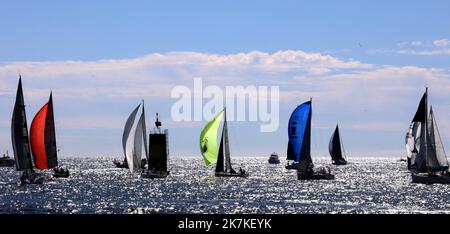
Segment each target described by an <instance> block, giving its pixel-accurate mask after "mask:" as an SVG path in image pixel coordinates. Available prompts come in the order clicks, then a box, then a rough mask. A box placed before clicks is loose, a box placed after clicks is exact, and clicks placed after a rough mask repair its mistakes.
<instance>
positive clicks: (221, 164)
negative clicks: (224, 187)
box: [216, 110, 236, 173]
mask: <svg viewBox="0 0 450 234" xmlns="http://www.w3.org/2000/svg"><path fill="white" fill-rule="evenodd" d="M224 115H225V119H224V122H223V130H222V136H221V139H220V147H219V151H218V155H217V165H216V172H227V173H236V172H235V171H234V170H233V168H232V166H231V157H230V144H229V141H228V124H227V113H226V110H224Z"/></svg>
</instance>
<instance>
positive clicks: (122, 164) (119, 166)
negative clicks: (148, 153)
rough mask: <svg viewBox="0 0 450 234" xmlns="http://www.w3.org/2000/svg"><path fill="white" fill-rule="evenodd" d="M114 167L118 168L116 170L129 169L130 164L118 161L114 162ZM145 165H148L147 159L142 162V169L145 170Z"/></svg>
mask: <svg viewBox="0 0 450 234" xmlns="http://www.w3.org/2000/svg"><path fill="white" fill-rule="evenodd" d="M113 164H114V166H116V168H126V169H128V164H127V163H126V162H120V161H117V160H114V161H113ZM145 164H147V159H145V158H144V159H142V160H141V169H144V168H145Z"/></svg>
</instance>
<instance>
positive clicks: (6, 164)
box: [0, 158, 16, 167]
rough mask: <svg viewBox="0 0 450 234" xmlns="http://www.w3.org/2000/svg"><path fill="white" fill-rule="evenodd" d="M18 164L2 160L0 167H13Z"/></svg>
mask: <svg viewBox="0 0 450 234" xmlns="http://www.w3.org/2000/svg"><path fill="white" fill-rule="evenodd" d="M15 164H16V162H15V161H14V159H11V158H0V167H13V166H14V165H15Z"/></svg>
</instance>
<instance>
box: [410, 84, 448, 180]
mask: <svg viewBox="0 0 450 234" xmlns="http://www.w3.org/2000/svg"><path fill="white" fill-rule="evenodd" d="M423 133H425V134H423ZM405 141H406V153H407V155H408V158H407V161H408V169H409V170H410V171H411V178H412V182H413V183H424V184H433V183H440V184H450V172H449V171H448V169H449V164H448V160H447V156H446V155H445V151H444V147H443V145H442V141H441V137H440V135H439V130H438V127H437V123H436V119H435V118H434V114H433V108H432V107H430V112H429V113H428V88H426V90H425V93H424V94H423V96H422V99H421V100H420V103H419V107H418V108H417V111H416V114H415V115H414V118H413V120H412V121H411V125H410V127H409V130H408V132H407V133H406V139H405Z"/></svg>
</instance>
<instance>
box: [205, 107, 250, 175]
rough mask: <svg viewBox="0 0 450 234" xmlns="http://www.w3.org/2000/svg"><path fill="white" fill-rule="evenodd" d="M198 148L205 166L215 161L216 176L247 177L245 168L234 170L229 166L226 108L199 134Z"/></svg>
mask: <svg viewBox="0 0 450 234" xmlns="http://www.w3.org/2000/svg"><path fill="white" fill-rule="evenodd" d="M223 115H225V119H224V121H223V127H222V136H221V139H220V146H219V148H218V149H217V143H218V142H217V139H218V130H219V127H220V122H221V120H222V116H223ZM200 150H201V153H202V155H203V158H204V160H205V164H206V166H208V165H210V164H214V163H216V172H215V176H217V177H247V174H246V172H245V170H243V169H241V168H240V169H239V172H236V171H235V170H234V169H233V168H232V166H231V157H230V147H229V143H228V127H227V114H226V109H224V110H222V111H221V112H220V113H219V114H218V115H217V116H216V117H215V118H214V119H213V120H211V121H210V122H208V123H207V124H206V125H205V127H204V128H203V130H202V132H201V134H200Z"/></svg>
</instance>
